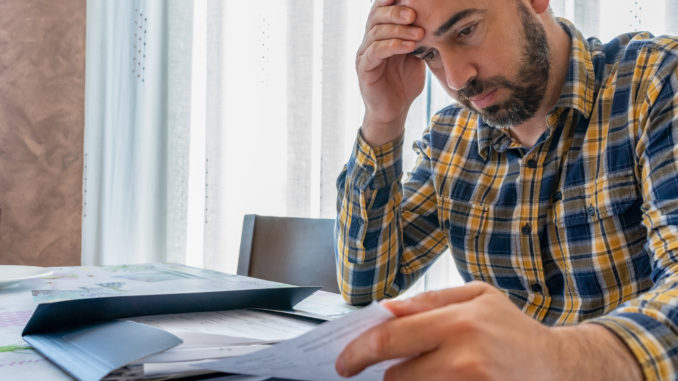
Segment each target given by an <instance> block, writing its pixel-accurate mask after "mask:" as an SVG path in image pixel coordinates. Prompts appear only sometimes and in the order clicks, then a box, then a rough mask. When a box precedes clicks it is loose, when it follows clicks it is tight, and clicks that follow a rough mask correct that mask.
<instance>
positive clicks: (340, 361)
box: [334, 356, 346, 377]
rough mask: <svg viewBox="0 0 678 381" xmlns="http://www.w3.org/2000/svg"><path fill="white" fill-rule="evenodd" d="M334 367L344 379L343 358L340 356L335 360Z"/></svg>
mask: <svg viewBox="0 0 678 381" xmlns="http://www.w3.org/2000/svg"><path fill="white" fill-rule="evenodd" d="M334 367H335V369H336V370H337V373H338V374H339V375H340V376H342V377H346V367H345V366H344V358H343V357H342V356H339V357H338V358H337V362H336V364H335V365H334Z"/></svg>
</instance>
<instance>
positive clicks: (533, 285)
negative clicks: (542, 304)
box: [530, 283, 541, 292]
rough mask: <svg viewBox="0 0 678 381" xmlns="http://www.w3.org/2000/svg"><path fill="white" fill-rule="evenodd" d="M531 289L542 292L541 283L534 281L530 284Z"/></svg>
mask: <svg viewBox="0 0 678 381" xmlns="http://www.w3.org/2000/svg"><path fill="white" fill-rule="evenodd" d="M530 290H532V291H534V292H541V285H540V284H539V283H532V284H531V285H530Z"/></svg>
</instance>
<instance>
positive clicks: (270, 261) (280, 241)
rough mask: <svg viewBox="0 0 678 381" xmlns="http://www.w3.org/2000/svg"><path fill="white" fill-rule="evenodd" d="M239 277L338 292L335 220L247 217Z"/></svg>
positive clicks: (249, 215) (243, 230) (241, 249)
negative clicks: (318, 287)
mask: <svg viewBox="0 0 678 381" xmlns="http://www.w3.org/2000/svg"><path fill="white" fill-rule="evenodd" d="M238 274H239V275H247V276H252V277H256V278H261V279H267V280H272V281H276V282H282V283H288V284H294V285H298V286H322V288H323V290H325V291H330V292H336V293H338V292H339V287H338V286H337V273H336V265H335V261H334V220H331V219H314V218H293V217H268V216H258V215H254V214H248V215H246V216H245V219H244V221H243V227H242V238H241V240H240V257H239V259H238Z"/></svg>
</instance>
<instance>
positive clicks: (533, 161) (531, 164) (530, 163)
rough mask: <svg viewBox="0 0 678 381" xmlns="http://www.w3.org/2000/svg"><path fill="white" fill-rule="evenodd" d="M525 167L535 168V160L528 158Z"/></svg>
mask: <svg viewBox="0 0 678 381" xmlns="http://www.w3.org/2000/svg"><path fill="white" fill-rule="evenodd" d="M527 167H528V168H532V169H534V168H537V161H536V160H534V159H530V160H528V161H527Z"/></svg>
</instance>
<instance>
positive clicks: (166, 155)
mask: <svg viewBox="0 0 678 381" xmlns="http://www.w3.org/2000/svg"><path fill="white" fill-rule="evenodd" d="M192 25H193V23H192V2H191V1H178V0H170V1H164V0H155V1H141V0H125V1H109V0H89V1H88V2H87V46H86V49H87V52H86V60H87V61H86V89H85V92H86V105H85V142H84V158H85V170H84V184H83V189H84V197H83V199H84V202H83V228H82V234H83V237H82V263H83V264H84V265H92V264H96V265H100V264H117V263H140V262H152V261H172V262H184V261H185V256H186V255H185V252H186V213H187V179H188V177H187V176H188V167H187V164H188V152H189V150H188V142H189V131H190V119H189V117H190V106H191V103H190V99H191V98H190V87H191V76H190V74H191V72H190V67H191V66H190V63H191V59H192V58H191V56H192V52H191V43H192V41H191V38H192V33H191V28H192Z"/></svg>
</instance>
